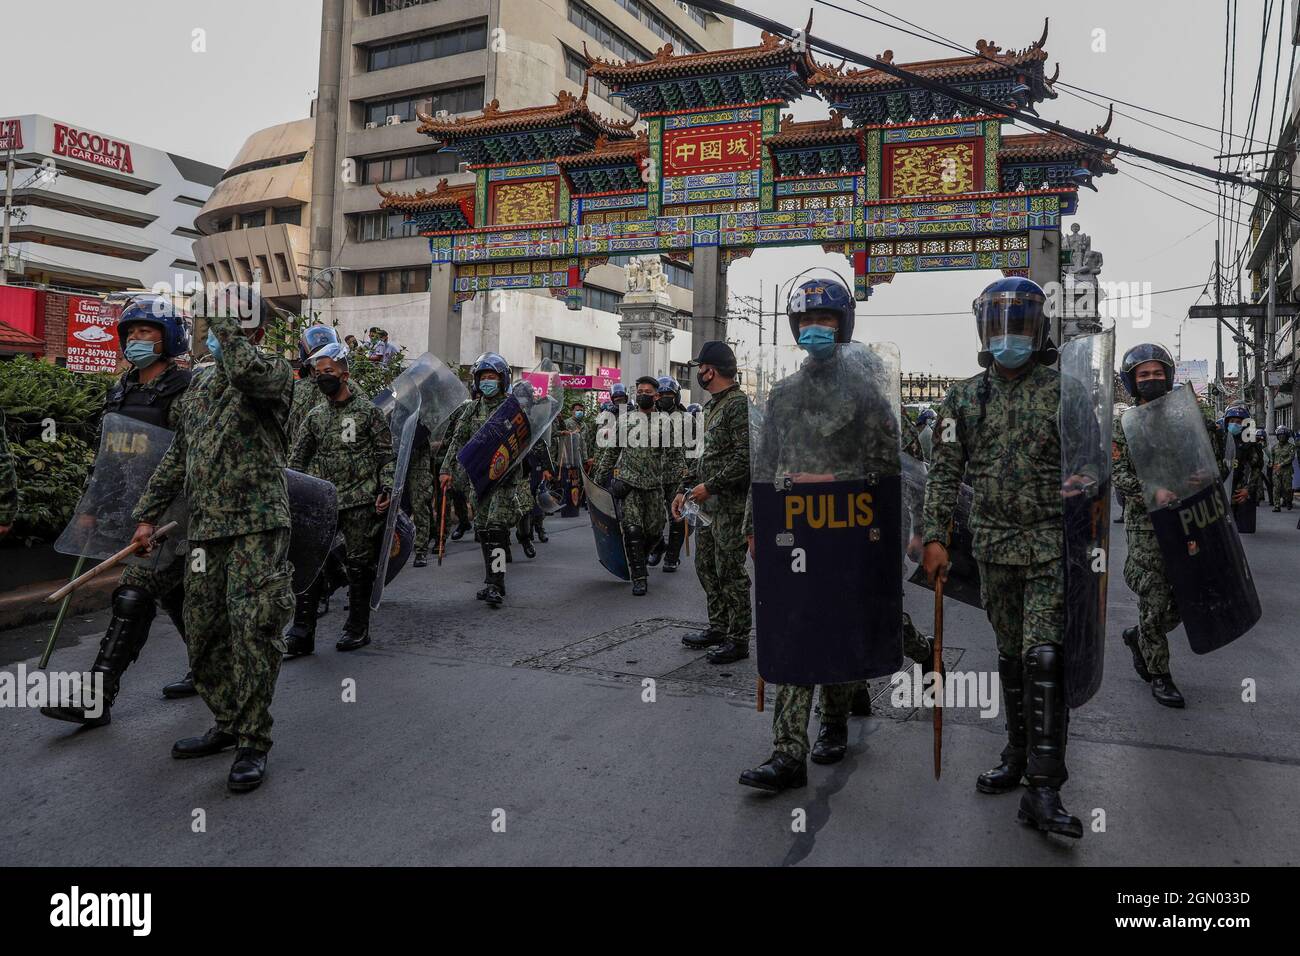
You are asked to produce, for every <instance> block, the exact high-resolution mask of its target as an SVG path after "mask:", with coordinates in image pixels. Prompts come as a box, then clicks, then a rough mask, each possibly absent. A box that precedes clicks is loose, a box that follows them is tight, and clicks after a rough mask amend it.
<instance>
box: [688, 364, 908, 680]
mask: <svg viewBox="0 0 1300 956" xmlns="http://www.w3.org/2000/svg"><path fill="white" fill-rule="evenodd" d="M900 408H901V402H900V400H899V356H898V350H897V348H896V347H895V346H893V345H892V344H880V345H861V344H859V343H848V344H844V345H838V346H836V347H835V349H834V352H833V353H832V354H830V356H829V357H827V358H825V359H815V358H811V357H809V358H807V359H806V360H805V361H804V362H803V363H802V364H801V365H799V366H798V368H797V369H796V370H795V371H793V372H792V373H791V374H789V375H787V376H786V377H784V378H782V379H780V380H778V381H775V382H773V383H772V384H771V386H770V388H769V390H768V392H767V398H766V402H765V403H764V405H763V407H762V408H761V410H760V412H761V415H760V416H756V417H755V418H754V419H753V420H752V425H753V427H754V429H755V430H756V433H757V434H756V437H755V438H754V440H753V441H752V442H751V446H750V452H751V466H750V467H751V484H750V500H751V508H752V517H753V527H754V595H755V603H756V611H757V614H756V625H757V635H758V637H757V641H758V672H759V674H760V675H762V677H763V678H764V680H767V681H771V682H774V683H778V684H835V683H845V682H849V681H857V680H865V679H869V678H874V677H882V676H885V675H888V674H891V673H893V672H895V671H896V670H898V668H899V667H900V666H901V665H902V660H903V649H902V612H903V605H902V600H903V565H902V555H901V554H900V542H901V541H902V540H903V529H904V521H905V520H907V519H905V516H904V504H903V495H902V468H901V444H900V425H899V409H900ZM705 441H706V444H707V441H708V439H707V435H706V438H705Z"/></svg>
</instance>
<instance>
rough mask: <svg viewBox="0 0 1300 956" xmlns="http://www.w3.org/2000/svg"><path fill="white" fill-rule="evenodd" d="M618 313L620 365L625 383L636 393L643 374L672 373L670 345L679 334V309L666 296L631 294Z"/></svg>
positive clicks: (620, 306) (656, 375)
mask: <svg viewBox="0 0 1300 956" xmlns="http://www.w3.org/2000/svg"><path fill="white" fill-rule="evenodd" d="M618 311H619V313H620V314H621V316H622V318H621V319H620V320H619V323H618V337H619V338H620V339H622V351H621V358H620V362H619V366H620V369H621V371H622V381H623V384H624V385H626V386H627V387H628V391H631V390H632V385H633V383H634V382H635V381H636V380H637V379H638V378H640V377H641V376H642V375H653V376H654V377H656V378H658V377H659V376H660V375H668V374H670V372H669V370H670V369H671V367H672V366H671V365H670V358H669V343H671V342H672V340H673V335H674V333H675V331H676V328H675V326H674V325H673V319H674V317H675V316H676V310H675V309H674V308H673V307H672V305H671V303H670V302H669V301H668V296H667V295H666V294H662V293H629V294H628V295H627V296H626V297H625V298H624V299H623V302H622V304H621V305H619V307H618Z"/></svg>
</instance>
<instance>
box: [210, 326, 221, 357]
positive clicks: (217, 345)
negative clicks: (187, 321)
mask: <svg viewBox="0 0 1300 956" xmlns="http://www.w3.org/2000/svg"><path fill="white" fill-rule="evenodd" d="M208 351H209V352H211V353H212V357H213V358H214V359H216V360H217V361H218V362H220V361H221V342H220V341H219V340H218V339H217V333H216V332H213V331H212V330H211V329H208Z"/></svg>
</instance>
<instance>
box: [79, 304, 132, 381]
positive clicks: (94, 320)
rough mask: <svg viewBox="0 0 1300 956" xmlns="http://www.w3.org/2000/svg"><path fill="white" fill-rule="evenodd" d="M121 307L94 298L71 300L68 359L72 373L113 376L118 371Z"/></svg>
mask: <svg viewBox="0 0 1300 956" xmlns="http://www.w3.org/2000/svg"><path fill="white" fill-rule="evenodd" d="M121 312H122V306H121V305H113V304H110V303H108V302H105V301H104V300H103V299H97V298H95V297H94V296H84V295H74V296H70V297H69V298H68V344H67V348H68V358H67V367H68V368H69V369H70V370H71V371H73V372H113V371H116V370H117V361H118V348H117V332H116V331H115V327H116V325H117V317H118V315H120V314H121Z"/></svg>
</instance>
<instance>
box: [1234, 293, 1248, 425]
mask: <svg viewBox="0 0 1300 956" xmlns="http://www.w3.org/2000/svg"><path fill="white" fill-rule="evenodd" d="M1241 304H1242V303H1241V273H1240V272H1238V273H1237V305H1241ZM1236 339H1237V388H1238V390H1240V392H1241V404H1243V405H1244V404H1246V320H1245V319H1242V320H1240V321H1239V323H1238V325H1237V335H1236Z"/></svg>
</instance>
